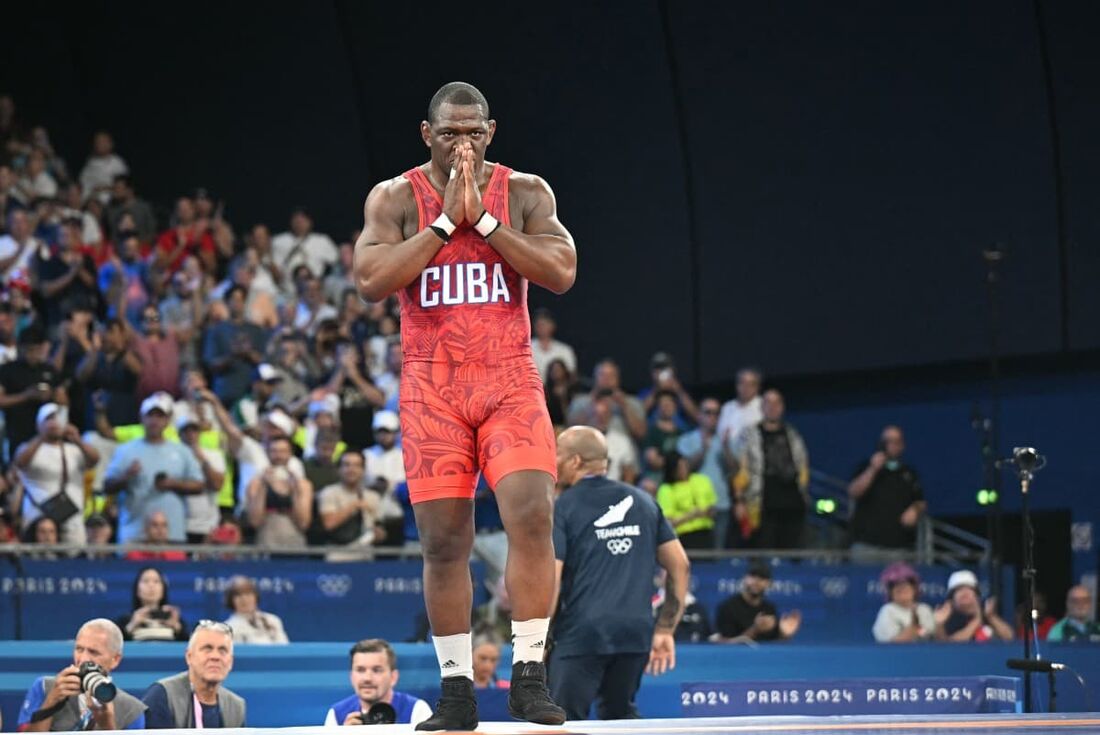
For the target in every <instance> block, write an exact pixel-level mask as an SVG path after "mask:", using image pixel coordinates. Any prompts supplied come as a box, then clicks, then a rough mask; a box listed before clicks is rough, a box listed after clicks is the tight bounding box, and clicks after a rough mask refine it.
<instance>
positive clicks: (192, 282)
mask: <svg viewBox="0 0 1100 735" xmlns="http://www.w3.org/2000/svg"><path fill="white" fill-rule="evenodd" d="M0 107H2V112H3V121H0V123H2V124H0V134H2V139H0V228H2V231H0V287H2V292H0V391H2V392H0V409H2V412H3V418H4V438H5V441H4V445H3V446H4V451H3V453H2V460H3V469H4V470H5V472H4V473H3V480H2V481H0V483H2V484H0V492H2V493H3V500H4V502H3V503H0V505H2V507H3V510H4V511H5V513H4V517H3V524H2V525H0V537H3V538H7V539H9V540H10V539H11V538H14V537H17V536H18V537H20V538H22V539H23V540H24V541H28V542H34V541H36V540H38V539H39V538H41V539H47V540H48V539H54V538H56V540H58V541H60V542H63V543H75V544H82V543H85V542H87V541H88V539H89V538H93V537H94V538H95V539H97V540H100V541H104V540H113V541H117V542H119V543H135V542H145V543H161V542H166V543H184V542H190V543H199V542H213V543H239V542H244V543H255V544H258V545H259V546H262V547H267V548H282V549H296V548H303V547H306V546H309V545H318V544H320V545H326V546H332V545H338V546H347V547H350V548H349V550H348V551H347V552H346V553H340V554H333V555H332V556H330V558H331V559H334V560H335V559H341V558H348V559H354V558H364V557H368V556H369V554H370V551H369V547H370V546H373V545H378V544H386V545H391V546H400V545H402V544H403V543H405V542H406V541H410V540H413V539H411V538H409V536H410V534H408V533H406V529H407V528H409V527H411V525H412V524H411V523H409V522H407V521H408V518H407V516H408V515H409V513H410V511H409V504H408V500H407V491H406V490H405V488H404V487H403V484H404V479H405V478H404V469H403V464H402V460H401V446H400V422H399V420H398V417H397V413H396V411H397V398H398V390H399V386H400V378H401V366H402V353H401V344H400V336H399V331H400V314H399V311H398V308H397V304H396V300H395V299H394V298H390V299H386V300H384V301H381V302H378V303H369V304H368V303H364V302H363V301H362V300H361V299H360V298H359V296H358V293H357V291H356V289H355V287H354V284H353V281H352V278H351V265H352V255H353V250H354V246H353V243H354V242H355V240H356V238H357V236H358V233H356V232H351V233H345V234H346V237H336V238H333V237H331V236H330V235H328V234H325V233H323V232H320V231H318V229H317V228H316V227H315V223H314V221H313V219H312V218H311V217H310V214H309V212H308V211H307V210H306V209H304V208H296V209H294V210H293V211H292V212H290V214H289V217H288V219H287V222H286V227H285V229H283V228H281V227H278V226H276V225H275V224H273V223H272V224H269V223H263V222H261V223H249V225H248V226H247V227H241V226H240V225H241V224H242V223H236V225H237V226H234V224H232V223H231V222H230V221H229V219H228V213H229V212H231V211H232V210H231V209H230V208H229V207H228V206H227V203H226V202H225V201H223V200H220V199H218V198H217V197H216V196H215V195H213V194H212V193H211V192H210V190H208V189H205V188H198V189H195V190H193V191H190V192H187V193H185V194H184V195H182V196H179V197H178V198H177V199H176V200H175V201H174V202H173V203H172V206H171V208H170V211H162V210H161V208H160V207H158V206H156V205H154V204H152V203H150V202H148V201H146V200H145V199H144V198H143V197H142V195H141V176H140V174H138V175H134V173H133V172H131V170H130V167H129V166H128V164H127V162H126V160H125V159H124V158H123V157H122V155H120V153H119V152H118V151H116V148H115V141H114V139H113V138H112V136H111V135H110V133H108V132H106V131H98V132H96V133H95V134H94V135H93V136H92V140H91V146H90V150H89V152H88V157H87V159H86V161H85V162H84V165H83V167H82V168H80V169H79V170H78V169H77V168H76V167H70V166H69V165H68V164H67V163H66V162H65V161H64V160H63V158H62V157H61V156H59V155H58V154H57V153H56V152H55V150H54V149H53V147H52V145H51V142H50V138H49V134H48V132H47V130H46V129H45V128H42V127H33V128H28V127H27V126H25V125H23V124H22V121H21V120H20V118H19V115H18V110H17V109H16V107H15V104H14V101H13V100H12V99H11V98H9V97H3V101H2V104H0ZM280 229H283V231H281V232H280V231H279V230H280ZM532 354H533V357H534V359H535V363H536V365H537V367H538V369H539V372H540V374H541V375H542V377H543V379H544V382H545V386H546V401H547V406H548V409H549V412H550V415H551V418H552V420H553V421H554V423H555V425H556V426H557V427H559V429H560V428H564V427H565V426H568V425H574V424H583V425H589V426H593V427H596V428H598V429H599V430H600V431H602V432H603V433H604V434H605V436H606V438H607V443H608V451H609V476H610V477H611V478H612V479H616V480H622V481H625V482H627V483H629V484H634V485H637V486H638V487H641V488H643V489H644V490H646V491H647V492H649V493H650V494H651V495H653V496H654V497H655V498H656V500H657V502H658V503H659V505H660V506H661V508H662V510H663V512H664V513H665V515H666V517H668V519H669V520H670V522H672V524H673V526H674V528H675V530H676V532H677V534H678V536H679V537H680V539H681V541H682V542H683V544H684V545H685V546H686V547H687V548H695V549H722V548H730V547H742V546H752V545H756V546H761V547H765V548H777V549H797V548H801V547H803V546H804V545H806V543H807V538H806V536H807V534H806V518H807V515H808V513H809V511H810V508H809V503H810V501H809V495H808V484H809V467H810V465H809V461H810V460H809V452H808V449H807V447H806V444H805V442H804V441H803V439H802V437H801V435H800V434H799V432H798V430H797V429H796V428H795V427H794V426H792V425H791V424H790V423H789V422H787V421H786V420H785V405H784V401H783V396H782V394H781V393H780V392H779V391H778V390H775V389H774V388H772V389H770V390H763V388H764V385H763V377H764V376H763V375H762V374H761V372H760V371H759V370H756V369H751V368H747V369H745V370H742V371H741V372H740V373H739V374H738V377H737V395H736V397H735V398H734V399H733V400H730V401H727V402H724V403H723V402H722V401H720V400H718V399H717V398H716V397H712V396H703V397H701V399H698V400H697V398H696V397H693V396H692V395H691V393H690V392H689V391H688V390H687V389H686V388H685V386H684V385H683V383H682V382H681V380H680V377H679V376H678V374H677V372H676V366H675V362H674V360H673V358H672V356H670V355H668V354H666V353H663V352H659V353H657V354H656V355H654V356H653V359H652V361H651V364H650V369H651V376H652V382H651V384H650V385H649V386H647V387H646V388H644V389H643V390H642V391H640V392H639V393H638V394H637V395H632V394H630V393H628V392H627V390H626V389H625V387H624V386H623V384H622V382H621V378H620V370H619V366H618V365H617V364H616V363H615V361H614V360H611V359H603V360H601V361H600V362H599V363H598V364H596V366H595V369H594V371H593V374H592V378H591V380H585V379H582V378H581V376H580V373H579V372H578V368H579V362H578V358H577V355H576V353H575V351H574V350H573V348H572V347H570V346H569V345H568V344H566V343H565V342H563V341H561V340H559V339H558V337H557V324H556V322H555V320H554V317H553V316H552V315H551V314H550V313H549V312H547V311H543V310H540V311H537V312H536V313H535V314H534V315H533V320H532ZM883 442H884V444H883V448H882V450H881V451H880V452H877V453H876V454H875V455H874V456H873V457H871V458H870V459H869V460H868V461H867V462H865V466H864V467H863V468H861V469H860V470H859V472H858V473H857V475H856V477H855V479H854V480H853V484H852V488H851V496H852V498H853V499H854V500H855V503H856V514H855V523H854V525H853V528H854V529H855V530H856V531H857V538H855V539H854V540H855V541H856V546H855V548H856V549H857V551H858V552H859V553H862V554H864V556H866V557H868V558H872V559H873V558H875V557H876V554H879V553H880V552H882V551H883V550H889V549H896V548H903V549H904V548H909V549H911V548H912V546H913V541H914V536H913V529H914V528H915V526H916V523H917V520H918V519H919V517H920V514H921V513H923V511H924V503H923V499H922V495H921V491H920V485H919V481H918V480H917V476H916V473H915V471H914V470H912V468H910V467H908V466H906V465H905V464H904V462H903V460H902V458H901V453H902V451H903V449H904V440H903V439H902V437H901V431H900V429H896V428H893V427H891V428H890V429H888V430H887V431H886V432H884V434H883ZM154 516H155V518H154ZM162 521H164V522H166V524H165V523H162ZM497 521H498V522H499V519H497ZM162 526H166V527H162ZM479 530H481V531H492V530H493V529H491V528H479Z"/></svg>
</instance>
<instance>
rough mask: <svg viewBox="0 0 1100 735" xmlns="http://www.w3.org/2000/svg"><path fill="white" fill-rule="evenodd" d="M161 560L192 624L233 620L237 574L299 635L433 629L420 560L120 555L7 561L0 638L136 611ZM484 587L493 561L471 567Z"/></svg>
mask: <svg viewBox="0 0 1100 735" xmlns="http://www.w3.org/2000/svg"><path fill="white" fill-rule="evenodd" d="M146 566H155V567H157V568H158V569H160V570H161V571H162V572H163V573H164V575H165V577H166V578H167V579H168V586H169V587H168V601H169V603H171V604H173V605H176V606H177V607H179V608H180V611H181V614H182V617H183V619H184V620H185V622H187V623H189V624H194V623H195V622H197V621H198V620H201V619H203V618H208V619H212V620H224V619H225V618H227V617H228V616H229V615H230V611H229V610H227V609H226V607H225V589H226V587H227V586H228V585H229V581H230V579H231V578H232V577H233V576H235V575H238V574H240V575H244V576H246V577H251V578H252V579H253V580H255V582H256V586H257V589H258V590H259V595H260V607H261V609H263V610H265V611H267V612H272V613H275V614H276V615H278V616H279V617H280V618H282V619H283V623H284V625H285V626H286V631H287V635H288V636H289V637H290V639H291V640H292V641H333V640H347V641H355V640H359V639H362V638H375V637H377V638H385V639H387V640H390V641H408V640H414V639H415V638H416V636H417V634H418V632H421V631H423V630H424V629H425V628H426V622H425V616H424V597H423V592H424V589H423V582H422V577H421V575H422V570H423V565H422V564H421V562H420V560H419V559H416V560H409V561H371V562H347V563H326V562H323V561H319V560H305V559H303V560H275V559H273V560H262V561H231V560H220V559H218V560H208V561H206V560H204V561H178V562H167V561H166V562H155V563H149V562H137V561H124V560H120V559H109V560H99V559H97V560H88V559H65V560H42V561H36V560H30V559H21V560H19V563H18V564H15V563H13V562H12V561H11V560H3V561H0V638H7V639H11V638H14V637H16V634H17V633H18V634H19V635H20V637H22V638H23V639H27V640H34V639H57V638H69V637H72V636H73V635H75V633H76V629H77V627H79V625H80V624H81V623H83V622H84V621H86V620H88V619H89V618H94V617H106V618H111V619H117V618H119V617H121V616H123V615H125V614H126V613H128V612H130V607H131V599H132V595H133V588H134V579H135V577H136V575H137V573H138V571H139V570H141V569H142V568H144V567H146ZM472 567H473V573H474V580H475V582H474V584H475V590H484V589H485V588H484V585H483V584H481V582H482V580H483V579H484V567H483V566H482V565H481V564H480V563H479V562H475V563H474V564H472Z"/></svg>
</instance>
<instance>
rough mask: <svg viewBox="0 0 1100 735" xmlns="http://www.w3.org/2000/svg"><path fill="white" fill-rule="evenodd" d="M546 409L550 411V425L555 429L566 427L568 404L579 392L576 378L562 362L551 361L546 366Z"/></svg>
mask: <svg viewBox="0 0 1100 735" xmlns="http://www.w3.org/2000/svg"><path fill="white" fill-rule="evenodd" d="M544 390H545V391H546V407H547V408H548V409H549V411H550V423H552V424H553V425H554V427H555V428H562V427H565V426H566V425H567V421H566V416H568V415H569V403H570V401H572V400H573V396H575V395H577V393H579V392H580V386H579V385H577V376H576V375H574V374H573V372H572V371H571V370H570V369H569V366H568V365H566V364H565V361H564V360H561V359H557V360H551V361H550V364H549V365H547V366H546V385H545V388H544Z"/></svg>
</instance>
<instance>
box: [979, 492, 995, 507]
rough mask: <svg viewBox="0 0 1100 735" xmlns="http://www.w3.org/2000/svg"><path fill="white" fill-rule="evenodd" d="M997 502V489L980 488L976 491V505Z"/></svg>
mask: <svg viewBox="0 0 1100 735" xmlns="http://www.w3.org/2000/svg"><path fill="white" fill-rule="evenodd" d="M996 502H997V491H996V490H989V489H987V488H982V489H981V490H979V491H978V505H993V504H994V503H996Z"/></svg>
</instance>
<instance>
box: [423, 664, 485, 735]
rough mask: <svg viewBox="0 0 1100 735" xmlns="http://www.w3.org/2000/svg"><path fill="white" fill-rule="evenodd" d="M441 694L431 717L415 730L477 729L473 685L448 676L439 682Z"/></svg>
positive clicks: (461, 678)
mask: <svg viewBox="0 0 1100 735" xmlns="http://www.w3.org/2000/svg"><path fill="white" fill-rule="evenodd" d="M439 686H440V689H441V690H442V691H441V694H440V697H439V700H438V701H437V702H436V703H435V711H434V712H433V713H432V716H431V717H429V718H428V719H426V720H424V721H423V722H421V723H420V724H419V725H417V726H416V729H417V730H473V729H474V728H476V727H477V697H475V696H474V683H473V682H472V681H471V680H470V679H468V678H466V677H465V676H448V677H447V678H445V679H444V680H443V681H442V682H440V685H439Z"/></svg>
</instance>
